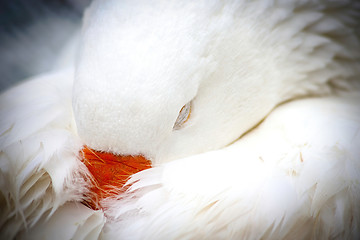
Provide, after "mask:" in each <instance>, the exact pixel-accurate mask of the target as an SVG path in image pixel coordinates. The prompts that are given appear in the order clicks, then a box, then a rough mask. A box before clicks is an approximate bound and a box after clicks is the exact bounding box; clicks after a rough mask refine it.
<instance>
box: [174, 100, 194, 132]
mask: <svg viewBox="0 0 360 240" xmlns="http://www.w3.org/2000/svg"><path fill="white" fill-rule="evenodd" d="M190 113H191V104H190V102H189V103H187V104H185V105H184V106H183V107H182V108H181V110H180V112H179V116H178V117H177V119H176V121H175V124H174V127H173V129H175V130H177V129H180V128H181V126H182V125H183V124H184V123H186V122H187V120H189V118H190Z"/></svg>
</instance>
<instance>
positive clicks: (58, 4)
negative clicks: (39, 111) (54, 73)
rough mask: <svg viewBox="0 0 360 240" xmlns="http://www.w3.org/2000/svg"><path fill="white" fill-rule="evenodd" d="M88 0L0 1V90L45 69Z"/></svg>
mask: <svg viewBox="0 0 360 240" xmlns="http://www.w3.org/2000/svg"><path fill="white" fill-rule="evenodd" d="M90 1H91V0H0V92H2V91H4V90H5V89H7V88H9V87H10V86H11V85H14V84H16V83H17V82H19V81H21V80H23V79H25V78H28V77H30V76H33V75H35V74H39V73H42V72H46V71H48V70H50V69H51V68H52V66H53V65H54V64H55V63H54V61H55V59H56V56H57V55H58V54H59V51H60V50H61V48H62V46H63V45H64V44H65V43H66V42H67V41H68V40H69V38H71V36H72V35H74V34H75V33H76V32H77V31H78V29H79V27H80V23H81V19H82V15H83V11H84V9H85V8H86V7H87V6H88V5H89V3H90Z"/></svg>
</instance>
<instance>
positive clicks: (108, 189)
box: [80, 146, 151, 209]
mask: <svg viewBox="0 0 360 240" xmlns="http://www.w3.org/2000/svg"><path fill="white" fill-rule="evenodd" d="M80 156H81V161H82V162H83V163H84V164H85V165H86V167H87V168H88V169H89V172H90V173H91V174H92V176H93V181H92V182H93V185H92V187H91V193H90V194H89V199H88V200H87V201H86V202H85V204H86V205H87V206H89V207H91V208H92V209H100V208H101V206H100V201H101V200H102V199H104V198H107V197H111V196H115V195H118V194H120V193H122V192H124V191H125V190H126V188H125V187H124V184H125V183H126V181H127V180H128V179H129V177H130V176H131V175H132V174H135V173H137V172H140V171H142V170H145V169H148V168H151V161H149V160H147V159H146V158H145V157H143V156H141V155H139V156H120V155H115V154H112V153H107V152H100V151H95V150H93V149H91V148H89V147H87V146H84V147H83V149H82V150H81V152H80Z"/></svg>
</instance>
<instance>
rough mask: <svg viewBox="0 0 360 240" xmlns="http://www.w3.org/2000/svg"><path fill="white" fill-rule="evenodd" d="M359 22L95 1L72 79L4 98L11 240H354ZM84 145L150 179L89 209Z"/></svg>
mask: <svg viewBox="0 0 360 240" xmlns="http://www.w3.org/2000/svg"><path fill="white" fill-rule="evenodd" d="M359 19H360V6H359V4H358V3H357V2H355V1H342V2H340V1H339V2H334V1H317V0H312V1H305V0H302V1H261V0H258V1H245V0H239V1H230V0H229V1H215V0H214V1H197V2H192V1H166V2H163V1H116V0H107V1H103V0H96V1H94V2H93V3H92V5H91V6H90V8H89V9H88V10H87V12H86V14H85V18H84V26H83V29H82V37H81V40H80V45H79V49H78V52H77V57H76V61H75V62H76V63H75V65H76V66H69V68H68V69H54V71H53V72H52V73H45V74H43V75H41V76H36V77H34V78H33V79H30V80H28V81H26V82H24V83H23V84H21V85H19V86H16V87H14V88H12V89H10V90H8V91H6V92H4V93H3V94H2V95H1V97H0V114H1V119H0V134H1V135H0V146H1V155H0V159H1V161H0V170H1V171H0V190H1V191H0V206H1V209H0V210H1V211H0V234H1V237H7V238H14V237H18V238H23V239H56V238H58V239H97V238H101V239H359V238H360V157H359V156H360V106H359V103H360V91H359V85H360V84H359V81H360V39H359V35H358V33H357V32H356V31H357V29H358V28H359V26H360V23H359ZM64 56H70V55H68V54H64ZM61 62H64V59H62V60H61ZM65 62H66V61H65ZM69 65H72V64H69ZM184 105H187V106H190V108H191V112H190V111H189V112H186V113H183V111H181V114H186V115H187V114H188V113H190V117H189V119H188V120H187V121H186V122H185V123H183V122H184V121H181V124H182V125H181V124H180V125H181V126H178V127H176V128H174V124H175V122H177V118H178V115H179V112H180V110H181V109H182V106H184ZM180 119H186V117H185V118H184V116H181V118H180ZM177 124H178V123H177ZM83 145H87V146H90V147H91V148H93V149H96V150H100V151H107V152H112V153H115V154H120V155H138V154H142V155H144V156H145V157H147V158H148V159H150V160H151V161H152V163H153V166H154V167H153V168H151V169H148V170H145V171H142V172H140V173H138V174H135V175H133V176H132V177H131V179H130V180H129V184H132V185H131V186H130V188H129V189H128V191H127V192H126V193H124V194H122V195H120V196H114V197H113V198H109V199H104V200H103V201H102V203H101V204H102V206H103V209H102V210H98V211H94V210H91V209H89V208H87V207H86V206H84V205H83V204H81V201H82V200H83V199H84V198H85V196H86V195H87V194H89V186H90V180H89V179H90V178H91V176H90V174H89V173H88V170H87V168H86V166H84V165H83V163H82V162H81V161H80V160H79V151H80V150H81V148H82V146H83Z"/></svg>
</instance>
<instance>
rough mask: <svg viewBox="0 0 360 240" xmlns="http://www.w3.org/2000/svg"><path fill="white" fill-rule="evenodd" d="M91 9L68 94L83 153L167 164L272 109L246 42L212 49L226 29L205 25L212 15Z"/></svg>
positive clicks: (229, 41)
mask: <svg viewBox="0 0 360 240" xmlns="http://www.w3.org/2000/svg"><path fill="white" fill-rule="evenodd" d="M100 2H101V1H98V2H96V1H95V3H94V4H93V7H92V8H90V10H89V11H88V13H87V15H88V16H87V19H86V20H85V27H84V30H83V38H82V43H81V49H80V52H79V57H78V66H77V71H76V79H75V83H74V95H73V96H74V97H73V107H74V115H75V119H76V123H77V127H78V134H79V136H80V137H81V138H82V140H83V141H84V143H85V144H86V145H88V146H90V147H91V148H93V149H96V150H100V151H107V152H112V153H116V154H121V155H138V154H141V155H144V156H146V157H147V158H148V159H151V160H152V161H153V162H155V163H156V162H164V161H170V160H172V159H176V158H179V157H185V156H188V155H191V154H196V153H200V152H204V151H208V150H212V149H217V148H220V147H223V146H225V145H227V144H229V143H231V142H232V141H234V140H235V139H236V138H238V137H239V136H241V135H242V134H243V133H245V132H246V131H247V130H249V129H250V128H251V127H253V126H254V125H256V124H257V123H258V122H259V121H260V120H261V119H262V118H263V117H264V116H265V115H266V114H267V113H268V112H269V111H270V110H271V109H272V108H273V106H274V105H276V103H278V101H279V99H278V96H277V91H276V89H274V87H269V86H267V84H269V85H271V86H272V85H273V82H270V81H264V79H263V76H266V75H268V73H267V68H271V64H272V63H271V62H270V63H269V62H267V60H266V59H264V58H258V59H256V60H255V61H254V52H249V51H253V50H252V49H254V48H252V46H251V44H254V43H253V41H245V43H243V44H244V46H243V47H242V48H234V46H233V45H235V44H238V43H237V42H236V41H235V40H236V39H235V40H234V36H236V37H239V35H238V32H231V31H229V32H230V36H228V37H227V36H225V37H224V40H222V42H219V41H218V39H217V38H216V37H215V36H217V34H216V31H217V30H218V29H222V28H227V27H228V28H231V23H230V22H231V21H230V20H228V19H226V18H225V17H224V19H222V20H220V21H219V19H216V20H214V22H217V23H218V24H220V25H217V24H209V20H208V19H209V16H208V15H209V14H210V15H211V14H212V11H213V10H212V9H211V8H203V7H204V6H198V7H201V8H203V11H197V10H196V9H195V10H193V9H192V7H194V6H192V4H187V5H186V4H185V5H184V6H182V7H178V6H174V4H168V5H166V6H162V7H161V8H160V7H157V6H151V7H150V6H147V5H146V3H143V6H142V7H139V6H136V4H135V3H130V2H122V4H120V3H119V1H115V0H114V1H106V2H105V1H104V2H101V3H100ZM152 4H154V3H152ZM157 9H158V10H159V11H157ZM198 10H199V9H198ZM183 16H189V17H188V18H185V19H184V18H183ZM206 19H207V20H206ZM227 21H229V22H227ZM237 31H239V30H237ZM241 37H243V38H244V39H246V34H242V35H241ZM237 40H238V39H237ZM242 42H244V41H242ZM233 49H239V52H235V53H234V52H233ZM256 51H257V52H259V49H258V48H256ZM265 63H266V64H265ZM253 64H257V65H262V66H263V67H262V68H255V67H254V66H252V65H253ZM257 65H256V66H257ZM249 69H250V70H251V69H253V71H249ZM259 69H260V70H259ZM259 85H262V86H263V88H259ZM269 88H270V90H271V91H270V90H269ZM259 102H261V103H262V104H258V103H259ZM184 106H185V107H184Z"/></svg>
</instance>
